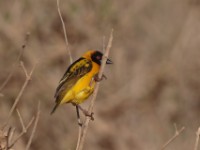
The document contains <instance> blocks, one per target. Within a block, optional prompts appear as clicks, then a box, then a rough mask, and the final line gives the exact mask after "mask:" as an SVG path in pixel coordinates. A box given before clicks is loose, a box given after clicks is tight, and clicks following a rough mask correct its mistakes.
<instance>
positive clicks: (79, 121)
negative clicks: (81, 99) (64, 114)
mask: <svg viewBox="0 0 200 150" xmlns="http://www.w3.org/2000/svg"><path fill="white" fill-rule="evenodd" d="M75 107H76V114H77V120H78V125H79V126H81V127H82V125H83V124H82V122H81V118H80V114H79V108H78V106H77V105H75Z"/></svg>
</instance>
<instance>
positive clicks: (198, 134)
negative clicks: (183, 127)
mask: <svg viewBox="0 0 200 150" xmlns="http://www.w3.org/2000/svg"><path fill="white" fill-rule="evenodd" d="M196 135H197V137H196V142H195V146H194V150H197V149H198V145H199V136H200V127H199V128H198V130H197V132H196Z"/></svg>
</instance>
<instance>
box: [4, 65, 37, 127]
mask: <svg viewBox="0 0 200 150" xmlns="http://www.w3.org/2000/svg"><path fill="white" fill-rule="evenodd" d="M21 64H23V63H21ZM35 67H36V64H35V65H34V66H33V68H32V70H31V71H30V73H29V74H28V73H27V75H26V80H25V82H24V84H23V86H22V88H21V90H20V92H19V94H18V95H17V97H16V99H15V101H14V104H13V106H12V108H11V110H10V112H9V115H8V119H7V121H6V123H5V124H4V126H3V127H5V126H6V125H7V124H8V122H9V120H10V117H11V116H12V114H13V111H14V109H15V108H16V106H17V104H18V102H19V100H20V98H21V97H22V94H23V93H24V90H25V88H26V86H27V85H28V83H29V82H30V79H31V76H32V74H33V71H34V69H35ZM22 68H23V70H24V69H25V70H26V68H25V67H23V65H22ZM25 70H24V71H25ZM25 72H27V70H26V71H25Z"/></svg>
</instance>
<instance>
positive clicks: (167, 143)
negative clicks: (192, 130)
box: [160, 124, 185, 150]
mask: <svg viewBox="0 0 200 150" xmlns="http://www.w3.org/2000/svg"><path fill="white" fill-rule="evenodd" d="M174 126H175V133H174V136H172V137H171V138H170V139H169V140H168V141H167V142H166V143H165V144H164V145H163V146H162V148H161V149H160V150H163V149H165V148H166V147H167V146H168V145H169V144H170V143H172V142H173V141H174V140H175V139H176V138H177V137H178V136H179V135H180V133H182V132H183V131H184V130H185V127H182V128H181V129H180V130H177V127H176V124H175V125H174Z"/></svg>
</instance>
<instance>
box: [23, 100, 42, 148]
mask: <svg viewBox="0 0 200 150" xmlns="http://www.w3.org/2000/svg"><path fill="white" fill-rule="evenodd" d="M39 117H40V102H38V109H37V115H36V119H35V123H34V126H33V130H32V133H31V136H30V138H29V141H28V143H27V145H26V149H25V150H28V149H29V148H30V145H31V143H32V140H33V137H34V135H35V131H36V128H37V124H38V121H39Z"/></svg>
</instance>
